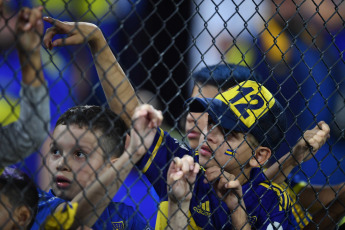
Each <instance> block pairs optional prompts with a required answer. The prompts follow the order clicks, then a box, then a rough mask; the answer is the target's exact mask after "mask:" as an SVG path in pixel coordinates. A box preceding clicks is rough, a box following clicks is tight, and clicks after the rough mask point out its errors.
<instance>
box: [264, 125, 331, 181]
mask: <svg viewBox="0 0 345 230" xmlns="http://www.w3.org/2000/svg"><path fill="white" fill-rule="evenodd" d="M329 137H330V128H329V126H328V124H326V123H325V122H324V121H320V122H319V123H318V125H316V126H315V127H314V128H313V129H311V130H307V131H306V132H305V133H304V135H303V137H302V138H301V139H300V140H299V141H298V142H297V144H296V145H295V146H294V147H293V149H292V153H290V152H289V153H287V154H285V155H284V156H283V157H281V158H280V159H279V161H278V162H276V163H274V164H273V165H272V166H270V167H269V168H268V169H267V170H266V171H265V175H266V177H267V178H268V179H270V180H273V181H274V182H275V183H277V184H281V183H283V182H284V181H285V179H286V177H287V175H289V173H290V172H291V170H292V169H294V168H295V167H296V166H297V165H299V164H300V163H302V162H305V161H308V160H310V159H311V158H312V156H313V155H315V154H316V152H317V151H318V150H319V149H320V148H321V147H322V146H323V145H324V144H325V143H326V141H327V139H328V138H329Z"/></svg>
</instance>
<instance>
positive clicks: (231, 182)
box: [204, 166, 244, 211]
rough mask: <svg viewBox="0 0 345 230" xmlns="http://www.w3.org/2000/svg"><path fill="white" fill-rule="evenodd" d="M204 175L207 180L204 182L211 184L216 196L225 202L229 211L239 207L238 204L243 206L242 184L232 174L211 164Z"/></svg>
mask: <svg viewBox="0 0 345 230" xmlns="http://www.w3.org/2000/svg"><path fill="white" fill-rule="evenodd" d="M205 177H206V178H207V180H205V181H204V183H212V184H213V188H214V190H215V191H216V193H217V196H218V197H219V198H220V199H222V200H223V201H224V202H225V203H226V204H227V206H228V208H229V209H230V210H231V211H233V210H235V209H236V208H239V207H238V206H239V205H241V206H242V208H243V207H244V202H243V199H242V186H241V184H240V182H239V180H235V176H234V175H232V174H230V173H228V172H225V171H223V172H222V170H221V169H220V168H219V167H217V166H213V167H211V168H208V169H207V170H206V173H205Z"/></svg>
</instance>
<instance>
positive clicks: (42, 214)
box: [31, 106, 147, 229]
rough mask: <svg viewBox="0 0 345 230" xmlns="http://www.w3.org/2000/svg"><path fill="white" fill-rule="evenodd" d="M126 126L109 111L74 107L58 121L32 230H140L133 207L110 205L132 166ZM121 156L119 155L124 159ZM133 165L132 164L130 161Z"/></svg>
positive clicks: (98, 107) (96, 107) (133, 161)
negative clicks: (46, 180)
mask: <svg viewBox="0 0 345 230" xmlns="http://www.w3.org/2000/svg"><path fill="white" fill-rule="evenodd" d="M126 134H127V127H126V125H125V123H124V121H123V120H122V119H121V118H120V117H119V116H118V115H116V114H114V113H113V112H112V111H111V110H110V109H107V108H102V107H100V106H76V107H72V108H71V109H69V110H68V111H66V112H65V113H64V114H63V115H62V116H61V117H60V118H59V119H58V121H57V123H56V126H55V129H54V132H53V135H52V141H51V144H50V151H49V155H48V157H47V160H46V161H47V167H48V169H49V172H50V174H51V189H50V190H49V192H44V191H40V200H39V204H38V212H37V216H36V219H35V223H34V225H33V227H32V228H31V229H41V228H44V229H75V228H76V227H77V226H79V225H85V226H88V227H92V229H145V228H146V225H147V224H146V223H145V222H144V220H143V219H142V218H141V216H140V215H139V214H138V212H137V211H135V210H134V209H133V208H132V207H130V206H128V205H126V204H124V203H121V202H112V197H113V196H114V195H115V193H116V192H117V190H118V189H119V187H120V186H121V184H122V182H123V181H124V180H125V178H126V177H127V175H128V173H129V171H130V170H131V169H132V167H133V164H134V163H136V161H138V160H139V158H136V157H135V156H134V155H132V154H131V155H130V154H127V153H134V152H135V151H131V150H130V149H129V150H128V151H127V152H125V153H124V148H125V141H126ZM123 153H124V154H123ZM130 160H132V161H130Z"/></svg>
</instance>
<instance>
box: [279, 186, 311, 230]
mask: <svg viewBox="0 0 345 230" xmlns="http://www.w3.org/2000/svg"><path fill="white" fill-rule="evenodd" d="M306 185H307V184H306V183H305V182H301V183H298V184H296V185H295V186H294V188H293V189H291V188H290V187H289V186H288V185H287V184H286V183H285V182H284V183H283V184H282V187H284V188H285V189H286V191H287V192H288V194H289V196H290V197H291V199H292V201H291V205H292V214H293V215H294V217H295V219H296V222H297V224H298V226H299V227H300V228H301V229H303V228H304V227H305V226H307V225H308V224H309V222H310V220H311V219H312V216H311V214H310V213H309V212H307V211H305V210H304V209H303V208H302V206H301V205H300V204H299V203H298V202H297V200H296V194H298V193H299V192H300V191H301V189H302V188H304V187H305V186H306Z"/></svg>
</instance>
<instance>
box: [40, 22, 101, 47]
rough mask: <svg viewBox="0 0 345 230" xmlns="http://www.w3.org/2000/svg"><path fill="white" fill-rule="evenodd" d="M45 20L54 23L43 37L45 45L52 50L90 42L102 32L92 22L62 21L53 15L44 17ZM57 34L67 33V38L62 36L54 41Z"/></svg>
mask: <svg viewBox="0 0 345 230" xmlns="http://www.w3.org/2000/svg"><path fill="white" fill-rule="evenodd" d="M43 20H44V21H46V22H49V23H50V24H51V25H52V27H50V28H48V29H47V31H46V33H45V35H44V38H43V43H44V45H45V47H47V48H48V49H50V50H51V49H52V48H53V47H57V46H65V45H79V44H82V43H85V42H89V41H91V40H92V39H94V38H96V37H97V36H99V35H100V34H101V33H102V32H101V31H100V29H99V28H98V27H97V26H96V25H94V24H92V23H87V22H62V21H59V20H57V19H54V18H51V17H43ZM57 34H66V35H67V38H60V39H56V40H55V41H53V38H54V36H55V35H57ZM102 36H103V35H102Z"/></svg>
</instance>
